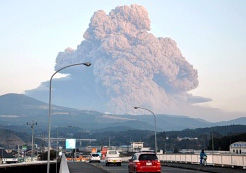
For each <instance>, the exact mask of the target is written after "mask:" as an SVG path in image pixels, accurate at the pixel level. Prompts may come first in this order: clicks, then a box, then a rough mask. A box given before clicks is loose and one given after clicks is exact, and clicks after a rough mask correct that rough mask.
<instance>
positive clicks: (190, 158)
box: [158, 154, 246, 169]
mask: <svg viewBox="0 0 246 173" xmlns="http://www.w3.org/2000/svg"><path fill="white" fill-rule="evenodd" d="M158 158H159V160H161V161H167V162H180V163H192V164H199V163H200V155H199V154H160V155H158ZM207 164H208V165H220V166H231V167H234V166H240V167H243V168H244V169H246V155H233V154H207Z"/></svg>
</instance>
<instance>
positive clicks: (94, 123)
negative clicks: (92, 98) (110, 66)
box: [0, 93, 246, 131]
mask: <svg viewBox="0 0 246 173" xmlns="http://www.w3.org/2000/svg"><path fill="white" fill-rule="evenodd" d="M52 111H53V114H52V126H61V127H65V126H75V127H80V128H83V129H89V130H93V129H103V128H105V129H107V128H110V127H114V128H117V127H122V128H123V127H124V128H123V129H139V130H153V129H154V126H153V124H154V120H153V117H152V116H150V115H136V116H133V115H111V114H106V115H105V114H104V113H100V112H97V111H88V110H78V109H73V108H67V107H62V106H56V105H53V106H52ZM31 120H35V121H37V122H38V124H39V126H40V127H43V128H45V129H46V128H47V120H48V104H47V103H44V102H41V101H39V100H36V99H34V98H32V97H29V96H26V95H24V94H14V93H10V94H5V95H2V96H0V125H3V126H7V125H8V126H15V125H17V126H18V125H23V124H25V123H26V122H27V121H31ZM225 124H227V125H229V124H246V117H241V118H238V119H235V120H231V121H223V122H217V123H211V122H208V121H205V120H203V119H199V118H190V117H188V116H178V115H157V129H158V131H171V130H183V129H187V128H189V129H194V128H202V127H211V126H215V125H218V126H220V125H225Z"/></svg>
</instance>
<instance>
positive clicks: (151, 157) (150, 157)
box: [139, 154, 158, 160]
mask: <svg viewBox="0 0 246 173" xmlns="http://www.w3.org/2000/svg"><path fill="white" fill-rule="evenodd" d="M139 160H158V158H157V156H156V155H155V154H141V155H140V156H139Z"/></svg>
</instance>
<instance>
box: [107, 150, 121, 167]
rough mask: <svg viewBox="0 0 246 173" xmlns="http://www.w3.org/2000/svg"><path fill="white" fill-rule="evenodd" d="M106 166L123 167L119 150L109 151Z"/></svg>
mask: <svg viewBox="0 0 246 173" xmlns="http://www.w3.org/2000/svg"><path fill="white" fill-rule="evenodd" d="M105 162H106V166H110V165H117V166H121V162H122V160H121V158H120V153H119V152H118V151H117V150H108V151H107V154H106V161H105Z"/></svg>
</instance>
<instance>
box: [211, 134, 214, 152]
mask: <svg viewBox="0 0 246 173" xmlns="http://www.w3.org/2000/svg"><path fill="white" fill-rule="evenodd" d="M211 142H212V152H214V132H213V130H212V141H211Z"/></svg>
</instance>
